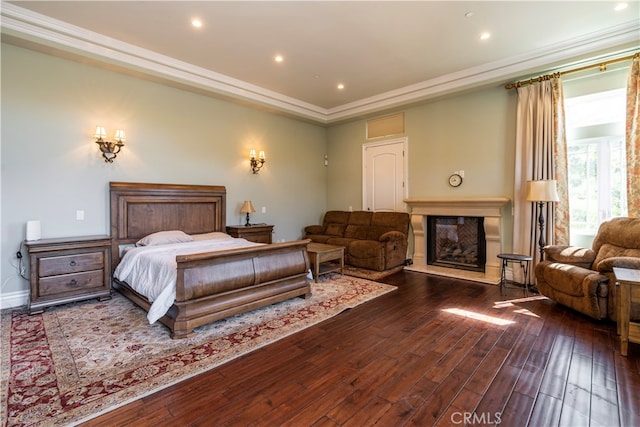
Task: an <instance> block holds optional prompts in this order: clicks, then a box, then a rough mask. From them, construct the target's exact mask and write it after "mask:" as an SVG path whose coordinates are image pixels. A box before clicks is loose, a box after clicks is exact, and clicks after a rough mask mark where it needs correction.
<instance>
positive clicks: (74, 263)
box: [69, 260, 77, 267]
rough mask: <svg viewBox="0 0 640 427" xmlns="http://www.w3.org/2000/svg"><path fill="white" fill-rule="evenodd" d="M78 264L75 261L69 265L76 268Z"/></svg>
mask: <svg viewBox="0 0 640 427" xmlns="http://www.w3.org/2000/svg"><path fill="white" fill-rule="evenodd" d="M76 264H77V263H76V261H75V260H72V261H71V262H70V263H69V265H70V266H71V267H75V266H76Z"/></svg>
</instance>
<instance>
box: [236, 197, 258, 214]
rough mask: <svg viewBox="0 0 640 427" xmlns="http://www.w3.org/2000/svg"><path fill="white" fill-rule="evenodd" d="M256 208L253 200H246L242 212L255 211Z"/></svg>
mask: <svg viewBox="0 0 640 427" xmlns="http://www.w3.org/2000/svg"><path fill="white" fill-rule="evenodd" d="M255 211H256V209H255V208H254V207H253V203H251V200H245V201H244V203H243V204H242V207H241V208H240V213H254V212H255Z"/></svg>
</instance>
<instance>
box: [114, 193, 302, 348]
mask: <svg viewBox="0 0 640 427" xmlns="http://www.w3.org/2000/svg"><path fill="white" fill-rule="evenodd" d="M109 192H110V203H111V238H112V243H111V245H112V246H111V256H112V269H115V268H116V266H117V265H118V263H119V262H120V248H121V246H123V245H131V244H134V243H135V242H137V241H138V240H139V239H140V238H142V237H144V236H146V235H148V234H151V233H155V232H157V231H166V230H182V231H184V232H185V233H187V234H199V233H209V232H213V231H222V232H225V228H226V224H225V212H226V189H225V187H222V186H209V185H179V184H176V185H173V184H144V183H127V182H111V183H110V184H109ZM308 243H309V240H298V241H293V242H286V243H276V244H271V245H262V246H256V247H251V248H243V249H232V250H225V251H216V252H207V253H199V254H193V255H180V256H177V257H176V262H177V269H178V271H177V282H176V300H175V303H174V304H173V306H172V307H171V308H170V309H169V311H168V312H167V314H166V315H165V316H164V317H162V318H161V319H160V322H162V323H163V324H165V325H166V326H168V327H169V329H171V337H172V338H186V337H189V336H192V335H193V334H194V331H193V328H195V327H198V326H201V325H204V324H207V323H210V322H213V321H215V320H218V319H222V318H225V317H228V316H231V315H234V314H237V313H242V312H245V311H249V310H253V309H255V308H258V307H263V306H266V305H269V304H273V303H276V302H280V301H284V300H287V299H289V298H293V297H297V296H302V297H307V296H309V295H311V287H310V285H309V281H308V280H307V273H308V271H309V258H308V255H307V244H308ZM112 274H113V270H112ZM113 287H114V288H115V289H117V290H118V291H119V292H121V293H122V294H123V295H125V296H126V297H127V298H129V299H131V300H132V301H133V302H135V303H136V304H137V305H139V306H140V307H142V308H143V309H145V310H147V311H148V310H149V307H150V306H151V303H150V302H149V301H148V300H147V299H146V298H145V297H144V296H142V295H140V294H139V293H137V292H136V291H134V290H133V289H132V288H131V287H130V286H129V285H128V284H127V283H125V282H121V281H119V280H117V279H115V278H114V279H113Z"/></svg>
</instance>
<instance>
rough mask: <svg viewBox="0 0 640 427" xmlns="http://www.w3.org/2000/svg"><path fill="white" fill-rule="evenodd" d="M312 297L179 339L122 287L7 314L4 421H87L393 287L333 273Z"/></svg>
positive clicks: (1, 397) (42, 423)
mask: <svg viewBox="0 0 640 427" xmlns="http://www.w3.org/2000/svg"><path fill="white" fill-rule="evenodd" d="M311 287H312V296H311V297H310V298H307V299H302V298H293V299H291V300H288V301H284V302H281V303H277V304H273V305H271V306H268V307H264V308H260V309H257V310H253V311H251V312H247V313H244V314H240V315H236V316H232V317H229V318H227V319H223V320H219V321H217V322H214V323H211V324H209V325H206V326H202V327H199V328H197V329H196V336H195V337H192V338H188V339H184V340H172V339H171V338H170V337H169V330H168V329H167V328H166V327H165V326H163V325H161V324H159V323H156V324H153V325H149V323H148V322H147V319H146V313H145V312H144V311H143V310H142V309H140V308H138V307H137V306H135V305H134V304H133V303H132V302H130V301H129V300H127V299H126V298H125V297H123V296H122V295H120V294H118V293H114V294H113V299H111V300H110V301H105V302H98V301H96V300H90V301H85V302H81V303H75V304H69V305H66V306H59V307H52V308H49V309H47V310H46V311H45V312H44V313H43V314H38V315H33V316H29V315H27V314H20V313H13V314H12V313H7V314H3V316H2V384H1V385H2V390H1V391H0V404H1V406H0V412H1V413H2V425H3V426H5V425H8V426H32V425H33V426H49V425H68V424H75V423H78V422H80V421H86V420H88V419H91V418H93V417H95V416H97V415H100V414H101V413H104V412H108V411H109V410H112V409H115V408H116V407H119V406H122V405H124V404H126V403H129V402H131V401H133V400H136V399H139V398H141V397H143V396H145V395H148V394H151V393H154V392H156V391H158V390H160V389H162V388H165V387H168V386H170V385H172V384H175V383H177V382H179V381H182V380H184V379H186V378H189V377H192V376H194V375H197V374H199V373H202V372H204V371H207V370H210V369H212V368H214V367H216V366H219V365H221V364H223V363H225V362H227V361H229V360H232V359H234V358H237V357H239V356H242V355H243V354H246V353H248V352H250V351H252V350H255V349H257V348H260V347H263V346H265V345H267V344H269V343H272V342H274V341H277V340H279V339H281V338H284V337H286V336H288V335H291V334H293V333H295V332H298V331H300V330H302V329H304V328H307V327H309V326H311V325H314V324H317V323H319V322H322V321H323V320H326V319H328V318H330V317H333V316H335V315H337V314H339V313H340V312H342V311H344V310H346V309H348V308H353V307H355V306H357V305H359V304H362V303H364V302H365V301H368V300H371V299H373V298H376V297H378V296H380V295H383V294H385V293H387V292H390V291H392V290H394V289H396V287H395V286H390V285H385V284H382V283H376V282H373V281H368V280H363V279H359V278H354V277H349V276H341V275H339V274H330V275H326V276H323V277H321V281H320V283H317V284H316V283H312V284H311Z"/></svg>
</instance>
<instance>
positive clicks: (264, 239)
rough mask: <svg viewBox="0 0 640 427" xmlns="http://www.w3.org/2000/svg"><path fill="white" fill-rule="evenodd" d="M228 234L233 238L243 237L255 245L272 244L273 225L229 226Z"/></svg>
mask: <svg viewBox="0 0 640 427" xmlns="http://www.w3.org/2000/svg"><path fill="white" fill-rule="evenodd" d="M227 234H228V235H230V236H232V237H241V238H243V239H247V240H249V241H250V242H255V243H271V235H272V234H273V225H267V224H252V225H227Z"/></svg>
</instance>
